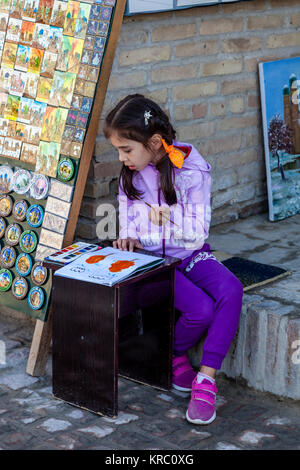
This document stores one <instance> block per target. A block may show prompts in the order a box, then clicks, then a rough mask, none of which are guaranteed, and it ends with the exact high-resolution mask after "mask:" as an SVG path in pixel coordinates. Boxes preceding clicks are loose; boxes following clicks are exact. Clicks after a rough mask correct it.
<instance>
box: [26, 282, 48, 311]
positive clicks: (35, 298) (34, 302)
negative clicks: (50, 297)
mask: <svg viewBox="0 0 300 470" xmlns="http://www.w3.org/2000/svg"><path fill="white" fill-rule="evenodd" d="M44 299H45V295H44V291H43V289H42V288H41V287H38V286H35V287H32V288H31V289H30V291H29V294H28V303H29V306H30V307H31V308H32V310H39V309H40V308H41V307H42V305H43V303H44Z"/></svg>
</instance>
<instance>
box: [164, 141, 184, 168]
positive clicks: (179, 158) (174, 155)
mask: <svg viewBox="0 0 300 470" xmlns="http://www.w3.org/2000/svg"><path fill="white" fill-rule="evenodd" d="M161 141H162V144H163V146H164V149H165V151H166V152H167V154H168V155H169V158H170V160H171V162H172V163H173V165H175V166H176V167H177V168H181V167H182V165H183V161H184V156H183V154H182V153H181V152H180V150H177V149H176V148H175V147H174V145H168V144H167V143H166V141H165V140H164V139H161Z"/></svg>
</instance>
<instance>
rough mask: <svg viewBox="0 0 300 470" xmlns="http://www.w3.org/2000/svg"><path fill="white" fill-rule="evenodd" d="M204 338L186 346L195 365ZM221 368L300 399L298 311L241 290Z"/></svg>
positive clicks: (264, 388)
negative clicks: (237, 314) (237, 318)
mask: <svg viewBox="0 0 300 470" xmlns="http://www.w3.org/2000/svg"><path fill="white" fill-rule="evenodd" d="M204 340H205V338H202V340H201V341H200V342H199V343H198V344H197V346H195V347H194V348H192V349H190V350H189V357H190V360H191V363H192V365H193V366H195V367H198V366H199V363H200V361H201V357H202V346H203V343H204ZM220 372H223V373H224V374H225V375H226V376H228V377H230V378H243V379H245V380H246V382H247V384H248V385H249V386H250V387H253V388H254V389H256V390H259V391H265V392H270V393H273V394H275V395H278V396H283V397H289V398H293V399H295V400H299V399H300V312H299V309H297V306H295V305H292V304H290V305H284V304H282V303H280V302H278V301H274V300H270V299H265V298H264V297H263V296H262V295H255V294H254V295H253V294H244V298H243V307H242V313H241V317H240V323H239V328H238V331H237V334H236V336H235V338H234V340H233V341H232V344H231V346H230V349H229V351H228V353H227V356H226V358H225V359H224V361H223V364H222V368H221V370H220Z"/></svg>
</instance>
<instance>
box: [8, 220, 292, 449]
mask: <svg viewBox="0 0 300 470" xmlns="http://www.w3.org/2000/svg"><path fill="white" fill-rule="evenodd" d="M299 225H300V215H298V216H295V217H291V218H289V219H287V220H286V221H285V222H284V223H283V222H281V223H278V222H277V223H276V224H272V223H270V222H268V220H267V215H266V214H261V215H258V216H254V217H250V218H248V219H246V220H244V221H243V220H241V221H237V222H235V223H233V224H224V225H222V226H218V227H216V228H215V229H214V228H213V229H212V230H211V237H210V239H209V240H208V241H210V242H211V244H212V246H213V248H214V247H215V246H216V244H217V248H218V249H219V250H223V251H226V252H229V253H232V254H240V255H242V256H245V257H248V258H250V259H253V260H255V261H260V262H266V263H271V264H275V265H278V266H283V267H286V268H288V269H291V270H292V271H293V272H294V273H295V275H297V269H298V267H299V258H297V257H296V249H297V246H298V251H299ZM214 245H215V246H214ZM279 282H283V281H279ZM274 286H275V287H276V283H273V288H274ZM264 289H267V288H266V287H265V288H264ZM268 289H269V291H268V290H267V292H266V293H265V294H264V293H262V290H257V291H254V292H251V293H249V294H247V295H257V293H258V294H259V295H266V296H269V298H270V297H272V295H273V294H272V287H271V285H270V287H269V288H268ZM264 292H265V291H264ZM288 296H290V300H289V297H288ZM281 300H282V302H283V304H282V305H286V303H287V302H289V301H291V302H292V301H293V299H292V294H291V292H290V293H286V294H285V297H284V298H282V299H277V301H278V302H279V303H280V301H281ZM32 332H33V325H32V324H30V323H28V321H27V322H26V323H24V324H23V323H22V322H21V321H17V320H16V319H11V318H8V317H5V316H3V315H2V316H0V362H2V364H0V448H1V449H3V450H15V449H35V450H37V449H40V450H41V449H43V450H44V449H45V450H46V449H105V450H110V449H113V450H117V449H119V450H133V449H134V450H140V449H149V450H164V449H167V450H174V451H175V452H176V451H178V450H184V449H186V450H191V451H192V450H197V449H217V450H223V449H233V450H235V449H236V450H239V449H300V401H293V400H291V399H282V398H278V397H277V398H276V397H275V396H272V395H270V394H268V393H263V392H257V391H254V390H251V389H250V388H249V387H247V386H246V385H245V383H242V382H238V383H236V382H235V381H233V380H229V379H226V378H225V377H224V376H221V375H219V376H218V379H217V385H218V388H219V394H218V399H217V419H216V420H215V421H214V422H213V423H212V424H210V425H208V426H194V425H191V424H189V423H188V422H187V421H186V420H185V411H186V407H187V404H188V400H189V397H188V395H186V394H183V393H181V392H177V391H171V392H162V391H159V390H155V389H153V388H150V387H147V386H144V385H139V384H136V383H134V382H131V381H128V380H125V379H120V380H119V390H120V400H119V410H120V412H119V416H118V418H116V419H108V418H104V417H99V416H97V415H95V414H93V413H90V412H88V411H85V410H81V409H79V408H76V407H72V406H71V405H68V404H66V403H63V402H61V401H59V400H55V399H54V398H53V397H52V393H51V357H49V361H48V365H47V371H46V374H45V375H44V376H43V377H40V378H33V377H30V376H28V375H27V374H26V373H25V368H26V362H27V357H28V352H29V346H30V340H31V338H32ZM4 347H5V349H6V357H5V361H4V355H3V352H4V351H3V350H4ZM1 348H2V352H1ZM1 359H2V360H1ZM4 362H5V363H4ZM299 367H300V365H299Z"/></svg>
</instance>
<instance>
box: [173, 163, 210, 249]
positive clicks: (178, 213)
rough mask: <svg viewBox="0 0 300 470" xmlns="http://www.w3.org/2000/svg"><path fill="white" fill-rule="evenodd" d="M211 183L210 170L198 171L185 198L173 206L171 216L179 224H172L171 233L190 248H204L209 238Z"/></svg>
mask: <svg viewBox="0 0 300 470" xmlns="http://www.w3.org/2000/svg"><path fill="white" fill-rule="evenodd" d="M210 184H211V177H210V174H209V173H208V172H201V171H200V172H197V171H196V172H195V177H194V178H193V182H192V184H191V185H190V186H189V188H188V189H187V190H186V192H185V197H184V200H183V201H178V203H177V204H175V205H173V206H171V214H170V216H171V218H172V220H173V221H174V222H175V223H176V224H177V226H175V225H173V226H170V230H171V233H172V234H173V237H174V238H175V239H177V240H178V241H179V242H180V240H181V241H182V244H183V245H184V246H185V247H186V248H188V249H195V250H196V249H200V248H202V246H203V244H204V241H205V239H206V238H208V235H209V226H210V220H211V207H210ZM178 225H179V227H178Z"/></svg>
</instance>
